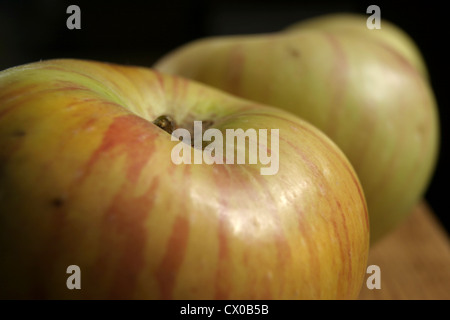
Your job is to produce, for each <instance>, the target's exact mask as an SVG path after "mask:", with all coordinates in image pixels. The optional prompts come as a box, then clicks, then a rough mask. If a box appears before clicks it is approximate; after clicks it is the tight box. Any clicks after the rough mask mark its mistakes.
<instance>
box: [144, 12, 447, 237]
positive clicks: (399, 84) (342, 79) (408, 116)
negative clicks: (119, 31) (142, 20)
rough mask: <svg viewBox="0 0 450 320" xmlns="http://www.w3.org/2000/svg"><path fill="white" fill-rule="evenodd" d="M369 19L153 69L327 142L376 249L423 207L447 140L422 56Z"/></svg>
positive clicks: (195, 50) (318, 23)
mask: <svg viewBox="0 0 450 320" xmlns="http://www.w3.org/2000/svg"><path fill="white" fill-rule="evenodd" d="M366 19H367V17H366ZM366 19H361V17H358V16H356V17H355V16H352V15H346V16H340V15H338V16H335V15H331V16H325V17H322V16H320V17H317V18H312V19H311V20H307V21H302V22H301V23H299V24H294V25H293V26H291V27H289V28H287V29H286V30H283V31H281V32H274V33H268V34H256V35H255V34H251V35H234V36H217V37H209V38H204V39H198V40H195V41H192V42H190V43H187V44H185V45H183V46H181V47H180V48H177V49H175V50H173V52H170V53H168V54H166V55H165V56H163V57H161V59H160V60H159V61H157V62H156V63H155V64H154V65H153V67H154V68H155V69H157V70H160V71H162V72H165V73H169V74H177V75H180V76H184V77H187V78H190V79H193V80H196V81H200V82H202V83H205V84H208V85H212V86H214V87H217V88H219V89H221V90H224V91H227V92H229V93H231V94H233V95H237V96H240V97H243V98H246V99H250V100H253V101H257V102H260V103H264V104H268V105H271V106H274V107H278V108H281V109H284V110H287V111H289V112H292V113H294V114H296V115H297V116H299V117H300V118H302V119H304V120H306V121H308V122H310V123H311V124H313V125H314V126H316V127H317V128H318V129H319V130H321V131H322V132H324V133H325V134H326V135H327V136H329V137H330V138H331V139H332V140H333V141H334V142H335V143H336V144H337V145H338V146H339V147H340V149H341V150H342V151H343V152H344V153H345V154H346V156H347V158H348V159H349V160H350V162H351V163H352V165H353V167H354V169H355V171H356V172H357V174H358V177H359V179H360V181H361V184H362V186H363V189H364V193H365V196H366V200H367V205H368V209H369V217H370V228H371V244H374V243H376V242H377V241H378V240H379V239H381V238H382V237H383V236H385V235H386V234H388V233H389V232H390V231H392V230H393V229H394V228H395V227H397V226H398V225H399V224H400V223H401V222H402V221H404V219H405V218H406V217H407V216H408V215H409V214H410V213H411V212H412V209H413V208H414V206H415V205H416V204H417V203H418V202H419V201H421V200H422V197H423V195H424V193H425V191H426V189H427V187H428V185H429V182H430V180H431V177H432V175H433V173H434V169H435V166H436V162H437V157H438V150H439V135H440V132H439V114H438V109H437V106H436V101H435V97H434V92H433V89H432V87H431V85H430V83H429V82H428V75H427V71H426V68H425V67H424V62H423V60H422V57H421V55H420V52H418V51H417V50H415V49H416V46H415V45H414V43H413V42H411V41H412V40H410V38H408V37H406V36H405V33H402V32H400V31H399V28H397V27H395V25H393V24H386V23H385V22H384V21H382V23H381V25H382V27H381V29H380V30H369V29H367V28H366ZM358 21H359V23H360V24H362V26H358V27H357V26H356V25H357V24H358ZM363 28H365V29H363ZM384 28H385V29H384ZM379 31H381V33H378V32H379ZM375 34H377V35H375Z"/></svg>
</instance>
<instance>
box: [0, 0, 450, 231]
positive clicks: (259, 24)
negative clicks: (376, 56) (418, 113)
mask: <svg viewBox="0 0 450 320" xmlns="http://www.w3.org/2000/svg"><path fill="white" fill-rule="evenodd" d="M441 3H442V2H441ZM71 4H76V5H78V6H79V7H80V9H81V29H80V30H69V29H68V28H67V27H66V20H67V18H68V17H69V14H67V13H66V9H67V7H68V6H69V5H71ZM371 4H376V5H378V6H379V7H380V8H381V16H382V18H384V19H387V20H390V21H392V22H394V23H395V24H397V25H399V26H400V27H401V28H403V29H404V30H405V31H406V32H408V33H409V34H410V35H411V36H412V37H413V38H414V40H415V41H416V43H417V44H418V46H419V48H420V49H421V51H422V53H423V55H424V58H425V60H426V62H427V65H428V68H429V72H430V76H431V82H432V86H433V88H434V91H435V94H436V98H437V101H438V104H439V112H440V118H441V135H442V138H441V151H440V157H439V162H438V166H437V170H436V172H435V174H434V177H433V180H432V182H431V184H430V186H429V188H428V191H427V193H426V198H427V200H428V202H429V203H430V204H431V206H432V208H433V209H434V211H435V213H436V214H437V216H438V217H439V219H440V220H441V221H442V223H443V224H444V226H445V227H446V229H447V231H448V230H450V220H449V217H448V215H447V213H448V211H447V210H448V208H447V205H446V186H447V183H446V182H447V177H448V176H447V172H446V164H447V163H448V151H447V145H448V126H449V123H448V109H447V106H448V103H449V99H448V92H447V90H449V88H447V87H448V86H449V84H450V82H449V80H448V77H449V68H448V66H449V64H448V60H447V59H448V58H447V56H448V54H446V52H447V50H446V47H445V45H446V42H448V41H449V40H448V38H449V37H448V36H449V32H448V31H447V30H448V28H447V25H446V24H445V21H446V17H445V9H444V7H442V4H439V2H437V3H436V4H434V3H432V2H430V1H426V2H423V3H418V2H406V1H403V2H402V1H397V2H395V4H393V1H374V2H366V1H320V0H316V1H299V0H297V1H288V0H278V1H268V0H261V1H249V0H240V1H236V0H226V1H225V0H215V1H207V0H203V1H202V0H192V1H173V0H164V1H162V0H158V1H134V0H126V1H70V2H69V1H65V0H43V1H31V0H29V1H27V0H0V70H3V69H5V68H8V67H12V66H15V65H19V64H24V63H28V62H33V61H37V60H40V59H50V58H63V57H65V58H81V59H95V60H102V61H109V62H117V63H121V64H132V65H146V66H151V65H152V64H153V62H154V61H156V59H157V58H159V57H161V56H162V55H164V54H165V53H166V52H168V51H169V50H171V49H174V48H176V47H178V46H180V45H181V44H183V43H186V42H188V41H191V40H194V39H197V38H200V37H204V36H211V35H220V34H239V33H260V32H271V31H277V30H280V29H282V28H284V27H286V26H287V25H289V24H291V23H293V22H296V21H299V20H301V19H305V18H308V17H313V16H316V15H320V14H324V13H331V12H358V13H363V14H364V13H365V12H366V8H367V7H368V6H369V5H371Z"/></svg>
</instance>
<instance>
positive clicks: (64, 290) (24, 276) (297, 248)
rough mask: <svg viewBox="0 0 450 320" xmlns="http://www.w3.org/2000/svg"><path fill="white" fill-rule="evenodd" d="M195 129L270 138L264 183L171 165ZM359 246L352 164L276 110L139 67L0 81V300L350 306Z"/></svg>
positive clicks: (228, 168) (362, 208)
mask: <svg viewBox="0 0 450 320" xmlns="http://www.w3.org/2000/svg"><path fill="white" fill-rule="evenodd" d="M194 120H197V121H199V122H200V123H201V124H202V125H205V126H206V127H208V128H207V129H208V130H209V129H211V130H212V129H215V130H216V132H224V133H225V132H228V131H227V130H233V129H236V130H238V129H241V130H246V132H247V131H248V130H250V129H255V130H278V136H277V137H278V138H277V139H278V140H277V141H278V145H277V148H272V149H271V150H269V151H270V153H271V154H272V155H273V154H274V153H276V152H277V151H278V152H277V153H278V155H279V167H278V170H277V172H276V174H269V175H262V174H261V171H260V169H261V168H262V167H264V165H265V164H264V163H260V162H258V163H256V164H252V163H241V164H237V163H236V164H232V163H225V162H223V163H222V164H220V163H213V164H209V163H206V162H203V163H201V164H195V163H191V164H189V163H180V164H176V163H174V161H173V157H172V154H173V151H174V150H175V149H176V148H178V147H179V146H180V144H184V143H185V142H186V141H184V140H183V142H181V141H178V140H177V139H176V138H174V134H175V132H176V130H187V131H188V132H190V130H191V129H192V122H193V121H194ZM204 129H205V128H204ZM194 131H195V127H194ZM258 132H260V131H258ZM205 134H206V131H205ZM261 139H262V138H261ZM270 139H271V143H270V146H271V147H272V142H273V140H275V139H274V138H273V137H272V136H271V138H270ZM214 142H216V141H214ZM266 142H267V140H266ZM227 143H228V142H227ZM249 143H250V142H249ZM194 144H195V141H194ZM185 145H186V146H188V150H189V151H192V153H193V154H194V156H195V154H198V152H204V150H203V146H201V147H200V148H199V149H197V148H195V145H194V147H192V146H191V145H190V144H185ZM268 145H269V144H267V146H268ZM208 147H209V145H206V146H205V147H204V148H205V150H206V148H208ZM258 148H259V151H260V150H261V149H262V148H263V145H258ZM216 151H218V153H220V152H219V151H220V150H216ZM196 152H197V153H196ZM249 152H250V151H249ZM248 156H249V157H250V154H248ZM368 250H369V221H368V214H367V207H366V203H365V198H364V193H363V191H362V187H361V185H360V183H359V180H358V177H357V175H356V173H355V172H354V170H353V168H352V166H351V164H350V163H349V161H348V160H347V158H346V157H345V155H344V154H343V153H342V151H340V149H339V148H338V147H337V146H336V145H335V144H334V143H333V142H332V141H331V140H330V139H329V138H328V137H326V136H325V135H324V134H323V133H322V132H320V131H319V130H318V129H316V128H315V127H313V126H312V125H310V124H308V123H307V122H305V121H302V120H300V119H299V118H297V117H296V116H294V115H292V114H290V113H287V112H285V111H283V110H281V109H277V108H272V107H268V106H264V105H261V104H257V103H255V102H252V101H248V100H244V99H241V98H237V97H233V96H231V95H229V94H226V93H224V92H221V91H219V90H217V89H213V88H210V87H207V86H204V85H201V84H199V83H196V82H193V81H190V80H187V79H183V78H180V77H176V76H170V75H165V74H162V73H159V72H155V71H153V70H151V69H146V68H140V67H132V66H119V65H115V64H106V63H100V62H95V61H81V60H49V61H43V62H36V63H32V64H28V65H23V66H18V67H14V68H11V69H7V70H4V71H2V72H1V73H0V252H1V259H0V283H1V286H0V298H3V299H5V298H6V299H10V298H11V299H30V298H39V299H72V298H73V299H77V298H82V299H355V298H357V297H358V294H359V291H360V288H361V286H362V284H363V281H364V278H365V271H366V264H367V255H368ZM77 270H78V271H79V272H78V273H76V271H77ZM68 271H70V272H69V273H67V272H68ZM73 276H74V278H72V277H73ZM75 276H77V277H75ZM68 283H70V284H72V285H73V284H77V285H79V287H75V288H73V286H69V285H68ZM77 288H79V289H77Z"/></svg>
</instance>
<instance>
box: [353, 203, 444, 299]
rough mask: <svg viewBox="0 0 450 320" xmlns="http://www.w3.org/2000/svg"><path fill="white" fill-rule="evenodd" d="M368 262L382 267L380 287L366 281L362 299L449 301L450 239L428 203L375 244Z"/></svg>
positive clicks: (419, 207) (423, 204) (418, 207)
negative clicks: (371, 287)
mask: <svg viewBox="0 0 450 320" xmlns="http://www.w3.org/2000/svg"><path fill="white" fill-rule="evenodd" d="M368 265H377V266H379V267H380V275H381V288H380V289H372V290H370V289H368V288H367V286H366V283H364V285H363V288H362V290H361V294H360V299H361V300H450V239H449V236H448V234H447V232H446V231H445V229H444V228H443V227H442V225H441V224H440V222H439V221H438V220H437V219H436V217H435V215H434V213H433V212H432V211H431V210H430V208H429V207H428V206H427V204H426V203H421V204H420V205H418V206H417V208H416V209H415V210H414V212H412V214H411V215H410V216H409V218H408V219H407V220H406V221H405V222H404V223H402V225H400V226H399V227H398V228H397V229H396V230H395V231H393V232H392V233H391V234H389V235H387V236H386V237H385V238H383V239H381V240H380V241H379V242H378V243H375V244H374V245H373V246H372V248H371V249H370V253H369V261H368ZM370 275H371V274H368V275H367V277H369V276H370ZM367 277H366V279H367Z"/></svg>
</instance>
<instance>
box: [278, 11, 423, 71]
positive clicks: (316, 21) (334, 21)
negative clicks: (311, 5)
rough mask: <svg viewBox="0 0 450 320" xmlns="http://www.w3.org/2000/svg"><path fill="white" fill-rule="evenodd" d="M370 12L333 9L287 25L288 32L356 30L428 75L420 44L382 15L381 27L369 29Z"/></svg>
mask: <svg viewBox="0 0 450 320" xmlns="http://www.w3.org/2000/svg"><path fill="white" fill-rule="evenodd" d="M367 18H368V15H362V14H356V13H332V14H327V15H323V16H319V17H315V18H311V19H306V20H303V21H300V22H298V23H295V24H293V25H291V26H289V27H288V28H286V31H288V32H296V31H302V30H306V29H316V30H323V31H327V32H330V31H331V32H332V33H333V34H335V33H348V34H357V35H360V36H363V37H366V39H367V40H372V41H376V42H377V43H378V44H379V45H381V46H385V47H386V49H387V50H395V51H397V52H398V54H400V55H401V56H403V57H404V58H405V59H406V60H407V61H408V63H410V64H411V65H413V66H414V67H415V68H416V69H417V70H418V71H419V73H421V74H422V75H423V76H424V77H426V78H427V77H428V70H427V67H426V64H425V61H424V58H423V56H422V53H421V52H420V50H419V48H418V46H417V44H416V43H415V42H414V40H413V39H412V38H411V37H410V36H409V35H408V34H407V33H406V32H405V31H404V30H403V29H401V28H399V27H398V26H397V25H395V24H394V23H392V22H390V21H388V20H385V19H382V23H381V29H378V30H368V29H367Z"/></svg>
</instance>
